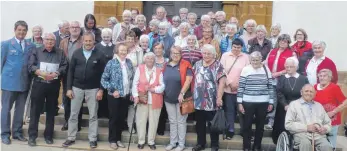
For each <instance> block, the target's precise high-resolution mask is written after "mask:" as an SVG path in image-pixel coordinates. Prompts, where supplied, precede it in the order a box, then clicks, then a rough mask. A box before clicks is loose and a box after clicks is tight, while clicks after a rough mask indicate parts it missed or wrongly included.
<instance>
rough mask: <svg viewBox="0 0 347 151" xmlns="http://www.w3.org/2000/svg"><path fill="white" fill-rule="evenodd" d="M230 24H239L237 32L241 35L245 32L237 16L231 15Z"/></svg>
mask: <svg viewBox="0 0 347 151" xmlns="http://www.w3.org/2000/svg"><path fill="white" fill-rule="evenodd" d="M229 24H235V25H236V26H237V34H239V35H240V36H241V35H242V34H243V28H240V27H239V20H238V19H237V18H236V17H230V20H229Z"/></svg>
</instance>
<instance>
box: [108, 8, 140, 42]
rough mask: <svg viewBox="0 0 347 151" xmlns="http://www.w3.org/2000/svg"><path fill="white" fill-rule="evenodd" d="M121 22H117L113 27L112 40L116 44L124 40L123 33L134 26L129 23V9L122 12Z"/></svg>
mask: <svg viewBox="0 0 347 151" xmlns="http://www.w3.org/2000/svg"><path fill="white" fill-rule="evenodd" d="M122 19H123V22H120V23H117V24H116V25H115V26H114V28H113V34H112V41H113V44H115V45H116V44H117V43H120V42H123V41H125V33H126V32H127V31H129V30H130V29H131V28H133V27H135V26H134V25H132V24H131V11H130V10H124V11H123V14H122Z"/></svg>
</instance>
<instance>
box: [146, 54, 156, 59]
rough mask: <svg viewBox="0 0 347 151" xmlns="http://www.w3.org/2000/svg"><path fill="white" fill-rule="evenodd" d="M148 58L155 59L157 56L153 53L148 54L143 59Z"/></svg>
mask: <svg viewBox="0 0 347 151" xmlns="http://www.w3.org/2000/svg"><path fill="white" fill-rule="evenodd" d="M147 57H153V58H155V54H154V53H153V52H147V53H146V54H145V55H144V56H143V59H146V58H147Z"/></svg>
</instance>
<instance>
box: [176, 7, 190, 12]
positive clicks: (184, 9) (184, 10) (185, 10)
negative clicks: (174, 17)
mask: <svg viewBox="0 0 347 151" xmlns="http://www.w3.org/2000/svg"><path fill="white" fill-rule="evenodd" d="M178 12H180V13H181V12H186V13H188V9H187V8H181V9H180V10H179V11H178Z"/></svg>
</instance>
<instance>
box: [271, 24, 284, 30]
mask: <svg viewBox="0 0 347 151" xmlns="http://www.w3.org/2000/svg"><path fill="white" fill-rule="evenodd" d="M274 28H277V29H278V30H279V31H281V30H282V28H281V24H280V23H275V24H273V25H272V26H271V28H270V31H272V30H273V29H274Z"/></svg>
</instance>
